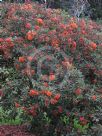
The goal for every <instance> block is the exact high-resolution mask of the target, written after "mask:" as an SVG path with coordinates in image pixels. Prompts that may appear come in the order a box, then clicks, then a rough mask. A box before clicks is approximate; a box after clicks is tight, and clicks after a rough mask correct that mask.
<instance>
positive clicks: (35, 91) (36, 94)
mask: <svg viewBox="0 0 102 136" xmlns="http://www.w3.org/2000/svg"><path fill="white" fill-rule="evenodd" d="M38 95H39V92H38V91H37V90H33V89H32V90H30V92H29V96H38Z"/></svg>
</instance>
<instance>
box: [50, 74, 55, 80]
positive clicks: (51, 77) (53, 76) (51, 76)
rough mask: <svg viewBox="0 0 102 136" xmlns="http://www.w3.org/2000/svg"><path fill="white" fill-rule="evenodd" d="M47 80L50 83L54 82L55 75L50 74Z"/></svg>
mask: <svg viewBox="0 0 102 136" xmlns="http://www.w3.org/2000/svg"><path fill="white" fill-rule="evenodd" d="M49 80H50V81H53V80H55V75H54V74H53V73H52V74H50V76H49Z"/></svg>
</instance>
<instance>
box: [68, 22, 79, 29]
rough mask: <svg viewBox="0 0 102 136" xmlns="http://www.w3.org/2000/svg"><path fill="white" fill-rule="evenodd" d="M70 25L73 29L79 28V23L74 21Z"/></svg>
mask: <svg viewBox="0 0 102 136" xmlns="http://www.w3.org/2000/svg"><path fill="white" fill-rule="evenodd" d="M70 27H71V28H72V29H77V28H78V26H77V24H76V23H74V22H72V23H71V24H70Z"/></svg>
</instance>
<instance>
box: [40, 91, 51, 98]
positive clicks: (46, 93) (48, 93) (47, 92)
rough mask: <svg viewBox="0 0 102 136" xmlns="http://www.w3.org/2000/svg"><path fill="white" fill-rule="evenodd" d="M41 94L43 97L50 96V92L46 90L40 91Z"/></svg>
mask: <svg viewBox="0 0 102 136" xmlns="http://www.w3.org/2000/svg"><path fill="white" fill-rule="evenodd" d="M41 94H45V95H47V96H49V97H50V96H52V92H51V91H48V90H43V91H41Z"/></svg>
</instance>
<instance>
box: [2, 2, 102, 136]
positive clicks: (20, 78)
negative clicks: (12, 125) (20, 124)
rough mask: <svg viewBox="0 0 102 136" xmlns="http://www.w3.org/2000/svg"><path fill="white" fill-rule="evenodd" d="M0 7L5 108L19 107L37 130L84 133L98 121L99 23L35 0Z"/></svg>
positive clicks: (101, 38)
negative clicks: (52, 8)
mask: <svg viewBox="0 0 102 136" xmlns="http://www.w3.org/2000/svg"><path fill="white" fill-rule="evenodd" d="M1 7H2V8H1ZM0 8H1V9H2V10H1V20H0V24H1V30H0V52H1V54H2V55H1V57H2V58H1V60H2V62H9V61H10V60H11V65H10V64H9V67H8V66H7V64H6V63H3V64H2V68H1V75H2V80H3V83H1V85H0V86H1V90H0V96H1V102H2V106H3V109H4V110H7V109H8V110H9V109H12V111H13V113H15V114H14V115H12V117H15V116H16V112H14V111H15V107H16V108H21V109H22V110H23V111H24V114H23V116H22V118H23V119H24V120H25V121H26V119H27V120H29V121H30V122H31V127H30V130H32V131H34V132H35V133H37V134H38V135H48V136H49V135H50V134H51V136H52V135H54V134H55V135H57V134H59V135H61V134H64V135H65V134H67V133H70V132H72V131H73V130H77V133H85V132H86V130H87V129H88V128H90V127H91V126H93V125H95V124H97V117H96V118H95V116H96V114H97V112H100V110H101V99H102V96H101V95H100V93H98V92H101V89H102V86H101V76H102V61H101V60H102V59H101V58H102V26H101V25H97V24H96V23H95V22H92V21H91V20H85V19H80V20H77V19H76V18H71V17H69V16H68V15H67V14H65V13H64V12H62V11H60V10H51V9H45V8H43V5H39V4H34V3H32V4H22V5H20V4H2V5H0ZM5 71H7V72H6V74H5ZM97 91H98V92H97ZM10 114H11V113H10ZM100 122H101V118H100V117H98V123H100ZM45 129H46V134H45V132H44V131H43V130H45ZM73 133H74V131H73Z"/></svg>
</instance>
